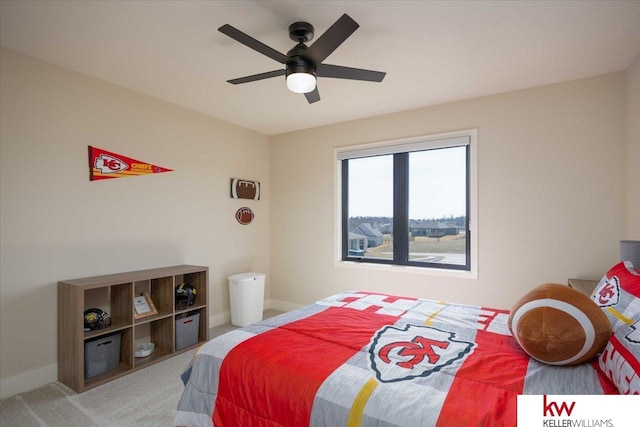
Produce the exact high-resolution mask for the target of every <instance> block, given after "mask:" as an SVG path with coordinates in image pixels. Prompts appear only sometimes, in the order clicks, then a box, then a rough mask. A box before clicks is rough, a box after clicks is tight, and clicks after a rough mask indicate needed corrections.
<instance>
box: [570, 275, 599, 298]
mask: <svg viewBox="0 0 640 427" xmlns="http://www.w3.org/2000/svg"><path fill="white" fill-rule="evenodd" d="M598 283H600V281H599V280H586V279H569V287H570V288H573V289H575V290H577V291H580V292H582V293H583V294H585V295H587V296H591V294H592V293H593V290H594V289H595V288H596V286H598Z"/></svg>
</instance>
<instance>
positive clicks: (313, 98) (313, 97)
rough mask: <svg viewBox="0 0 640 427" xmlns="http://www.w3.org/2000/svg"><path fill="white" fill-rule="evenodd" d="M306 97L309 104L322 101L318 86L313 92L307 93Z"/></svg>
mask: <svg viewBox="0 0 640 427" xmlns="http://www.w3.org/2000/svg"><path fill="white" fill-rule="evenodd" d="M304 97H305V98H307V101H309V104H313V103H314V102H318V101H320V92H318V86H316V88H315V89H314V90H312V91H311V92H308V93H305V94H304Z"/></svg>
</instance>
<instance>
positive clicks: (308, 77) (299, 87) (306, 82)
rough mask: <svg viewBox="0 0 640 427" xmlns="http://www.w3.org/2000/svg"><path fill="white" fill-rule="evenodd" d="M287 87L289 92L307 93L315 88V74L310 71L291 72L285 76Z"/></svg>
mask: <svg viewBox="0 0 640 427" xmlns="http://www.w3.org/2000/svg"><path fill="white" fill-rule="evenodd" d="M287 87H288V88H289V90H290V91H291V92H295V93H309V92H312V91H313V90H314V89H315V88H316V76H314V75H313V74H310V73H293V74H289V75H288V76H287Z"/></svg>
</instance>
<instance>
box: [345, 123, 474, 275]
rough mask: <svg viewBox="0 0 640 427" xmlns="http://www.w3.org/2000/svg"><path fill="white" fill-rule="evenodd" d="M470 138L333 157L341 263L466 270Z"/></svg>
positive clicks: (470, 134)
mask: <svg viewBox="0 0 640 427" xmlns="http://www.w3.org/2000/svg"><path fill="white" fill-rule="evenodd" d="M475 135H476V133H475V131H465V132H457V133H455V134H449V135H438V136H433V137H422V138H413V139H411V140H404V141H398V142H395V143H386V144H376V145H373V146H365V147H362V146H361V147H354V148H352V149H344V150H338V152H337V158H338V161H339V162H340V172H341V174H340V177H341V182H340V190H341V200H340V201H341V203H340V207H341V208H340V209H341V212H340V217H341V230H340V240H341V259H342V260H343V261H355V262H365V263H377V264H393V265H405V266H417V267H430V268H438V269H446V270H462V271H471V270H473V266H474V264H475V259H476V254H475V248H476V247H477V245H475V242H473V239H474V238H475V237H474V236H473V234H472V230H473V228H472V227H471V223H472V221H471V220H472V218H473V216H474V215H475V200H476V198H475V197H474V196H473V195H472V191H473V189H474V188H475V182H474V179H473V173H472V172H473V171H475V164H474V163H475V156H474V155H473V154H474V153H473V145H474V143H473V141H475ZM472 243H473V245H472Z"/></svg>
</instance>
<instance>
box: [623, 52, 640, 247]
mask: <svg viewBox="0 0 640 427" xmlns="http://www.w3.org/2000/svg"><path fill="white" fill-rule="evenodd" d="M627 88H628V89H627V125H628V127H627V233H626V235H625V238H626V239H634V240H640V52H638V55H636V59H635V61H634V62H633V63H632V64H631V66H630V67H629V69H628V70H627Z"/></svg>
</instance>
